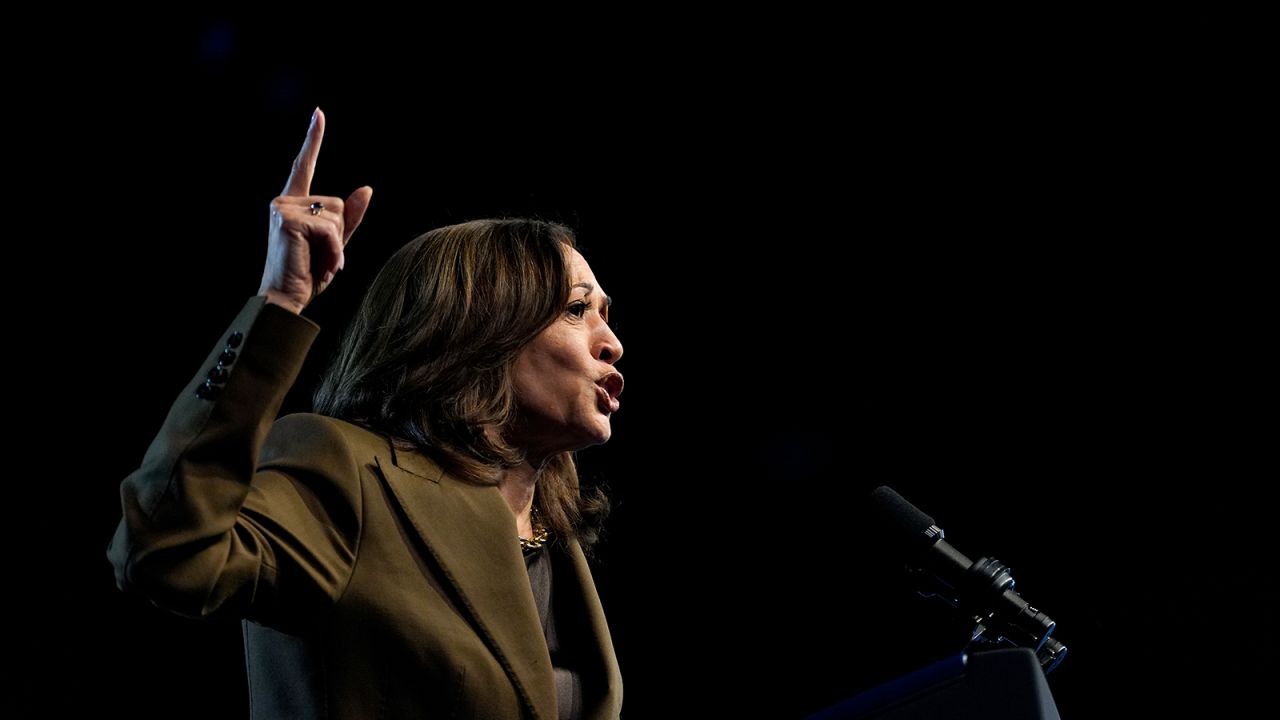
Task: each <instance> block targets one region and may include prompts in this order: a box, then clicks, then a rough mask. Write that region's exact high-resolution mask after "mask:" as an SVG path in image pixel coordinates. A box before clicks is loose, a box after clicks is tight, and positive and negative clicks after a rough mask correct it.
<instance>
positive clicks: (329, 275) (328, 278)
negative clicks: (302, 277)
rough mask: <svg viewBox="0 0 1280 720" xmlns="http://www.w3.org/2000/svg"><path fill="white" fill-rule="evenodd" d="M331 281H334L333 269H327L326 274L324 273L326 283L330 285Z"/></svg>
mask: <svg viewBox="0 0 1280 720" xmlns="http://www.w3.org/2000/svg"><path fill="white" fill-rule="evenodd" d="M331 282H333V271H332V270H327V271H325V274H324V284H325V285H328V284H329V283H331Z"/></svg>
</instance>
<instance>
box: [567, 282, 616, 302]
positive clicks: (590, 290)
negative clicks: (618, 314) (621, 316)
mask: <svg viewBox="0 0 1280 720" xmlns="http://www.w3.org/2000/svg"><path fill="white" fill-rule="evenodd" d="M573 287H575V288H586V289H587V292H586V294H587V295H590V294H591V293H593V292H595V289H596V286H595V285H592V284H591V283H589V282H580V283H578V284H577V285H574V286H573ZM604 305H605V307H612V306H613V296H611V295H605V296H604Z"/></svg>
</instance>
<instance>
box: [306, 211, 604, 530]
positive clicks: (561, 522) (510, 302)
mask: <svg viewBox="0 0 1280 720" xmlns="http://www.w3.org/2000/svg"><path fill="white" fill-rule="evenodd" d="M574 246H575V240H574V235H573V231H572V230H570V229H569V228H567V227H565V226H563V225H559V224H556V223H550V222H544V221H541V220H527V219H501V220H475V221H472V222H466V223H461V224H458V225H450V226H447V227H442V228H439V229H436V230H432V231H430V232H427V233H425V234H423V235H421V236H419V237H417V238H415V239H413V240H412V241H410V242H409V243H408V244H406V245H405V246H404V247H402V248H400V249H399V250H398V251H396V253H395V254H394V255H392V256H391V258H390V259H389V260H388V261H387V263H386V265H384V266H383V268H382V270H381V271H380V272H379V273H378V276H377V278H375V279H374V281H373V284H372V286H370V288H369V290H368V292H367V293H366V294H365V297H364V301H363V302H362V303H361V305H360V309H359V310H358V311H357V313H356V316H355V318H354V319H353V320H352V323H351V325H350V327H349V328H348V329H347V332H346V334H345V335H344V336H343V338H342V341H341V344H340V345H339V347H338V350H337V353H336V355H335V357H334V359H333V362H332V363H331V365H330V367H329V369H328V371H327V372H326V373H325V375H324V377H323V379H322V381H321V383H320V386H319V388H318V389H317V390H316V393H315V398H314V405H315V410H316V412H319V413H323V414H325V415H330V416H332V417H336V418H341V419H343V420H347V421H349V422H353V423H356V424H359V425H363V426H365V427H368V428H370V429H372V430H374V431H377V432H382V433H385V434H387V435H389V436H390V437H391V439H392V441H393V442H395V443H397V444H398V445H400V446H401V447H409V448H414V449H417V450H419V451H421V452H423V453H425V454H427V455H429V456H430V457H432V458H433V459H435V460H436V461H437V462H439V463H440V464H441V465H442V466H443V467H444V468H445V469H446V470H448V471H449V472H451V473H453V474H455V475H456V476H458V477H460V478H462V479H464V480H467V481H469V482H474V483H480V484H496V483H497V479H498V476H499V474H500V473H501V471H502V470H503V469H504V468H508V467H511V466H513V465H516V464H518V463H520V462H522V461H523V459H524V458H523V455H522V453H521V451H520V450H519V449H517V448H514V447H512V446H510V445H509V444H507V442H506V441H505V439H504V436H505V434H506V433H505V430H506V429H507V428H508V427H510V425H511V424H512V422H513V421H514V420H515V419H516V417H515V414H516V407H517V405H516V398H515V390H514V386H513V384H512V377H511V374H512V366H513V365H514V362H515V359H516V356H517V354H518V353H519V352H520V350H521V349H522V348H523V347H524V346H525V345H527V344H528V343H529V342H531V341H532V340H533V339H534V338H535V337H537V335H538V334H539V333H540V332H542V330H544V329H545V328H547V327H548V326H549V325H551V324H552V323H553V322H555V321H556V320H557V319H558V318H559V317H560V315H561V313H562V312H563V310H564V307H565V304H566V303H567V302H568V300H569V293H570V278H569V267H568V261H567V260H568V257H567V256H568V253H569V249H570V248H573V247H574ZM494 430H496V431H497V432H494ZM534 506H535V507H536V508H537V509H538V511H539V512H540V513H541V515H542V519H543V522H544V523H545V524H546V526H547V528H548V529H550V530H552V531H553V532H555V533H556V534H557V535H559V536H560V537H562V538H577V539H578V541H579V542H580V543H581V544H582V546H583V547H584V548H590V547H591V546H592V545H594V544H595V542H596V540H598V539H599V532H600V527H601V524H602V523H603V521H604V518H605V516H606V515H607V514H608V511H609V501H608V499H607V497H605V494H604V493H603V492H602V491H601V490H600V489H598V488H597V489H595V490H593V491H591V492H589V493H584V492H582V490H581V488H580V487H579V483H578V471H577V466H576V464H575V462H574V457H573V454H572V453H569V452H564V453H560V454H558V455H555V456H553V457H551V458H549V459H548V460H547V462H546V464H545V465H543V467H542V473H541V475H540V477H539V479H538V484H537V489H536V491H535V493H534Z"/></svg>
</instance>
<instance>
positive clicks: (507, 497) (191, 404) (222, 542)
mask: <svg viewBox="0 0 1280 720" xmlns="http://www.w3.org/2000/svg"><path fill="white" fill-rule="evenodd" d="M324 124H325V120H324V115H323V114H322V113H321V112H320V111H319V110H318V109H317V110H316V112H315V114H314V115H313V116H312V122H311V127H310V128H309V129H308V132H307V139H306V141H305V142H304V144H303V147H302V152H301V153H300V154H299V156H298V159H297V160H296V161H295V163H294V167H293V171H292V173H291V174H290V177H289V181H288V183H287V185H286V187H285V192H284V194H283V195H282V196H281V197H279V198H276V200H275V201H273V203H272V213H271V218H272V221H271V230H270V235H269V239H268V256H267V263H266V269H265V272H264V274H263V282H262V287H261V290H260V292H259V295H258V296H257V297H255V298H253V299H251V300H250V301H249V302H248V304H247V305H246V306H245V308H244V309H243V310H242V311H241V312H240V314H239V316H238V317H237V318H236V319H235V321H234V322H233V323H232V325H231V327H230V328H229V329H228V330H227V332H226V333H225V334H224V335H223V338H222V339H221V340H220V341H219V342H218V344H217V345H216V346H215V348H214V350H213V352H212V353H211V354H210V355H209V358H208V359H207V361H206V362H205V364H204V366H203V368H205V370H202V372H201V373H200V374H199V375H197V377H196V378H195V379H193V380H192V382H191V384H190V385H189V387H188V388H187V389H186V391H184V392H183V394H182V396H181V397H180V398H179V399H178V400H177V402H176V403H175V404H174V406H173V408H172V409H171V411H170V413H169V416H168V417H167V419H166V420H165V423H164V426H163V427H162V429H161V431H160V433H159V435H158V437H157V438H156V439H155V441H154V442H153V443H152V445H151V447H150V448H149V450H148V451H147V454H146V457H145V459H144V460H143V462H142V466H141V467H140V468H139V469H138V470H137V471H135V472H134V473H132V474H131V475H130V476H129V477H128V478H127V479H126V480H125V481H124V484H123V487H122V491H121V495H122V499H123V506H124V518H123V520H122V522H121V524H120V526H119V528H118V530H117V532H116V535H115V538H114V539H113V540H112V543H111V547H110V548H109V550H108V554H109V556H110V558H111V560H112V562H113V564H114V565H115V568H116V577H117V581H118V583H119V585H120V586H121V588H123V589H129V590H135V591H140V592H142V593H144V594H145V595H146V596H147V597H149V598H150V599H151V600H152V601H153V602H154V603H156V604H157V605H160V606H162V607H165V608H168V609H170V610H173V611H175V612H179V613H182V614H185V615H191V616H198V617H203V616H212V615H228V614H231V615H235V616H239V617H243V618H244V619H245V646H246V659H247V664H248V668H247V669H248V676H249V683H250V706H251V710H252V716H253V717H254V718H320V717H323V718H372V717H379V718H401V717H403V718H410V717H412V718H423V717H490V718H517V717H525V716H528V717H533V718H606V717H617V716H618V715H619V712H620V708H621V703H622V687H621V677H620V675H619V671H618V664H617V660H616V657H615V655H614V651H613V646H612V641H611V640H610V636H609V630H608V626H607V625H606V623H605V619H604V615H603V612H602V610H601V606H600V601H599V598H598V596H597V595H596V592H595V588H594V584H593V582H592V579H591V574H590V571H589V570H588V568H587V564H586V560H585V558H584V554H583V548H584V546H585V547H589V546H590V544H591V543H592V542H593V541H594V540H595V536H596V533H595V529H596V528H597V526H598V524H599V520H600V519H601V518H602V517H603V514H604V511H605V510H606V509H607V502H605V501H604V499H603V498H602V497H600V496H583V495H582V494H581V493H580V492H579V488H578V482H577V475H576V472H575V470H574V464H573V459H572V456H571V455H570V453H571V452H572V451H574V450H577V449H579V448H583V447H586V446H589V445H594V444H598V443H602V442H605V441H606V440H608V439H609V434H610V415H611V413H613V412H614V411H616V410H617V409H618V406H619V403H618V399H617V397H618V394H619V393H620V392H621V391H622V376H621V375H620V374H618V373H617V372H616V371H615V370H614V369H613V364H614V363H615V362H617V360H618V359H619V358H620V357H621V356H622V345H621V344H620V343H619V342H618V339H617V337H616V336H615V335H614V333H613V331H612V330H611V329H610V328H609V325H608V313H609V311H608V307H609V302H608V297H607V296H606V295H604V293H603V291H602V290H601V288H600V284H599V282H597V281H596V279H595V277H594V276H593V274H592V272H591V268H590V266H588V265H587V263H586V261H585V260H584V259H583V258H582V256H581V255H580V254H579V253H578V252H577V251H576V250H575V249H574V247H573V244H574V243H573V236H572V234H571V233H570V232H569V231H568V230H567V229H566V228H563V227H561V226H558V225H554V224H550V223H542V222H536V221H525V220H504V221H480V222H474V223H466V224H463V225H458V226H451V227H447V228H441V229H439V230H435V231H432V232H429V233H427V234H426V235H423V236H422V237H420V238H418V239H416V240H414V241H413V242H411V243H410V244H408V245H407V246H405V247H404V248H402V249H401V250H400V251H398V252H397V253H396V254H395V255H394V256H393V257H392V258H391V259H390V260H389V261H388V262H387V265H386V266H385V267H384V268H383V270H382V272H381V273H380V274H379V276H378V278H377V279H376V280H375V281H374V284H373V286H372V287H371V288H370V290H369V292H368V294H367V296H366V298H365V301H364V303H363V306H362V308H361V309H360V311H359V313H358V316H357V318H356V320H355V321H354V323H353V325H352V328H351V330H350V331H349V332H348V334H347V335H346V337H345V338H344V340H343V343H342V346H341V348H340V350H339V352H338V355H337V357H336V359H335V361H334V364H333V366H332V368H331V369H330V372H329V373H328V375H327V376H326V378H325V379H324V381H323V383H322V385H321V387H320V389H319V390H318V392H317V394H316V409H317V411H318V412H320V413H324V414H311V413H303V414H296V415H290V416H287V417H284V418H281V419H279V420H276V421H275V422H274V423H273V422H272V421H273V419H274V417H275V414H276V412H278V410H279V407H280V404H281V402H282V401H283V398H284V396H285V393H286V391H287V390H288V388H289V386H290V385H291V384H292V383H293V381H294V379H295V378H296V376H297V373H298V371H299V369H300V367H301V364H302V361H303V358H304V356H305V355H306V352H307V349H308V348H309V347H310V344H311V342H312V340H313V339H314V337H315V335H316V333H317V332H318V330H319V328H318V327H317V326H316V325H315V324H314V323H312V322H311V321H309V320H307V319H305V318H303V317H301V316H300V315H299V313H300V312H301V311H302V309H303V308H304V307H306V305H307V304H308V303H309V302H310V301H311V300H312V299H313V298H314V297H315V296H316V295H317V294H319V293H320V292H322V291H323V290H324V289H325V288H326V287H328V285H329V284H330V283H331V282H332V281H333V278H334V276H335V275H336V274H337V272H338V271H339V270H341V269H342V267H343V263H344V255H343V248H344V247H345V245H346V243H347V241H348V240H349V239H350V237H351V234H352V233H353V232H354V231H355V229H356V227H357V226H358V225H359V224H360V221H361V219H362V218H363V216H364V212H365V209H366V208H367V207H368V203H369V200H370V197H371V195H372V189H370V188H368V187H364V188H360V189H359V190H356V191H355V192H354V193H353V194H352V195H351V196H350V197H349V198H348V199H347V200H346V201H345V202H344V201H342V200H341V199H339V198H333V197H320V196H314V195H311V194H310V185H311V178H312V175H313V173H314V170H315V165H316V157H317V155H318V152H319V149H320V142H321V139H322V138H323V135H324ZM206 371H207V372H206Z"/></svg>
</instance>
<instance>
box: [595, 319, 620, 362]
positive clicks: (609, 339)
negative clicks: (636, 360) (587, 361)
mask: <svg viewBox="0 0 1280 720" xmlns="http://www.w3.org/2000/svg"><path fill="white" fill-rule="evenodd" d="M596 357H597V358H599V359H601V360H603V361H605V362H607V363H609V364H610V365H612V364H613V363H616V362H618V359H619V358H621V357H622V341H621V340H619V339H618V336H617V335H615V334H613V328H611V327H609V326H608V325H605V326H604V334H603V337H602V339H601V341H600V345H599V346H598V347H597V348H596Z"/></svg>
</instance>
